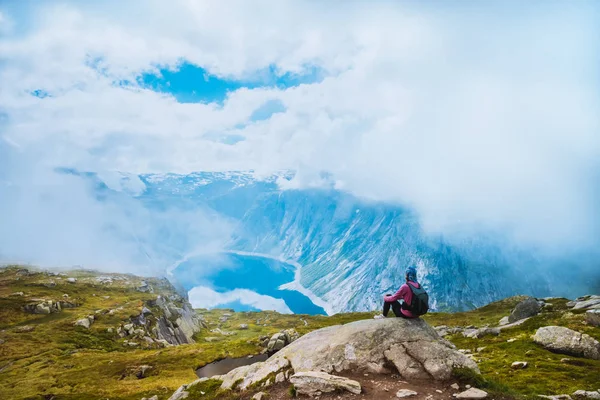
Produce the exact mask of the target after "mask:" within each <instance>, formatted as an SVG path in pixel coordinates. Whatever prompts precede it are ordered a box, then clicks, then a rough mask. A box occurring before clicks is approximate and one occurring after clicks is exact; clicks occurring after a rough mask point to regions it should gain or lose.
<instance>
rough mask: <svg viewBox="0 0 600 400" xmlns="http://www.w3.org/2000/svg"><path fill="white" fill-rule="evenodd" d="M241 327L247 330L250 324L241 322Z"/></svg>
mask: <svg viewBox="0 0 600 400" xmlns="http://www.w3.org/2000/svg"><path fill="white" fill-rule="evenodd" d="M240 329H241V330H246V329H248V324H240Z"/></svg>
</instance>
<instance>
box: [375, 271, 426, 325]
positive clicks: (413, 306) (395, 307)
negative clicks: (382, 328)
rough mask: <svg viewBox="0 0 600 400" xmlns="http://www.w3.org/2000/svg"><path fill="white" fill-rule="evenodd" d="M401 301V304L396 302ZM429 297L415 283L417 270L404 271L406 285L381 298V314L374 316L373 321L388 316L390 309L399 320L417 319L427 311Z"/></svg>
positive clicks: (417, 283)
mask: <svg viewBox="0 0 600 400" xmlns="http://www.w3.org/2000/svg"><path fill="white" fill-rule="evenodd" d="M400 299H402V304H401V303H400V302H399V301H398V300H400ZM428 303H429V296H428V295H427V292H426V291H425V289H423V287H422V286H421V285H420V284H419V282H417V270H416V268H415V267H408V268H407V269H406V283H404V284H403V285H402V286H400V289H398V291H397V292H396V293H395V294H394V295H390V294H386V295H385V296H383V314H382V315H376V316H375V319H382V318H386V317H387V316H388V313H389V311H390V308H391V309H392V311H393V312H394V314H395V315H396V317H400V318H418V317H419V315H423V314H425V313H426V312H427V310H428V309H429V304H428Z"/></svg>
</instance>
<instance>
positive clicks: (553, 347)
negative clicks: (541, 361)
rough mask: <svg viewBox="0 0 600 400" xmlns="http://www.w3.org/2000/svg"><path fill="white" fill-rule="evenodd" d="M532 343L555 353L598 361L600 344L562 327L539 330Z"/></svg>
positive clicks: (547, 327) (585, 335)
mask: <svg viewBox="0 0 600 400" xmlns="http://www.w3.org/2000/svg"><path fill="white" fill-rule="evenodd" d="M533 341H534V342H536V343H537V344H539V345H542V346H543V347H545V348H546V349H548V350H550V351H553V352H556V353H562V354H568V355H572V356H576V357H585V358H591V359H593V360H600V342H598V341H597V340H595V339H594V338H592V337H591V336H589V335H587V334H582V333H580V332H577V331H574V330H572V329H569V328H565V327H562V326H544V327H542V328H539V329H538V330H537V331H536V332H535V335H533Z"/></svg>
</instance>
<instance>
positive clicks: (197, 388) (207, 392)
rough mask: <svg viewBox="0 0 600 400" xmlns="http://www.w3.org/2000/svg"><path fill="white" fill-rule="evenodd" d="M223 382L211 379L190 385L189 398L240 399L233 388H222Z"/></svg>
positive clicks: (208, 399)
mask: <svg viewBox="0 0 600 400" xmlns="http://www.w3.org/2000/svg"><path fill="white" fill-rule="evenodd" d="M221 384H222V382H221V381H220V380H218V379H209V380H206V381H204V382H200V383H198V384H196V385H194V386H192V387H190V388H189V389H188V390H187V392H188V393H189V396H188V397H187V399H189V400H196V399H203V400H213V399H223V400H230V399H231V400H233V399H239V398H240V397H239V395H238V394H237V393H235V392H233V391H231V390H224V389H221Z"/></svg>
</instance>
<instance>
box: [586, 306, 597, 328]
mask: <svg viewBox="0 0 600 400" xmlns="http://www.w3.org/2000/svg"><path fill="white" fill-rule="evenodd" d="M585 320H586V322H587V323H588V324H590V325H592V326H600V309H596V310H587V311H586V312H585Z"/></svg>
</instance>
